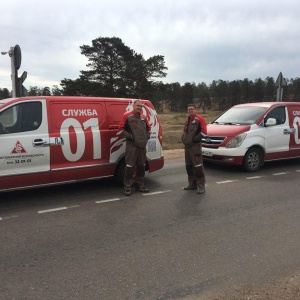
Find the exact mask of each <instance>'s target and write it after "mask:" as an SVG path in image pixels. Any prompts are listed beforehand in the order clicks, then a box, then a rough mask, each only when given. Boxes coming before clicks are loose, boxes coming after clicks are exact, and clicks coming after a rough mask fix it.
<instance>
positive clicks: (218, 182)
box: [216, 179, 237, 184]
mask: <svg viewBox="0 0 300 300" xmlns="http://www.w3.org/2000/svg"><path fill="white" fill-rule="evenodd" d="M234 181H237V180H236V179H235V180H224V181H217V182H216V183H217V184H223V183H230V182H234Z"/></svg>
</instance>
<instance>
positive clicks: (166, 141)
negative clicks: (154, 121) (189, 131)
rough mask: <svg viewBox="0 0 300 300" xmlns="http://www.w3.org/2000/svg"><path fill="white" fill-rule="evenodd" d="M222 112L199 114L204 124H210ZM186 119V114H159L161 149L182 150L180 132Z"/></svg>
mask: <svg viewBox="0 0 300 300" xmlns="http://www.w3.org/2000/svg"><path fill="white" fill-rule="evenodd" d="M221 113H222V112H220V111H208V112H207V113H205V114H201V113H198V114H200V115H201V116H202V117H204V119H205V121H206V123H207V124H208V123H210V122H212V121H213V120H214V119H215V118H216V117H217V116H219V115H220V114H221ZM187 117H188V114H187V113H182V112H180V113H159V114H158V118H159V121H160V123H161V125H162V130H163V149H164V150H172V149H183V144H182V142H181V136H182V130H183V125H184V122H185V121H186V119H187Z"/></svg>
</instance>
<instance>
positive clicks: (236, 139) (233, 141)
mask: <svg viewBox="0 0 300 300" xmlns="http://www.w3.org/2000/svg"><path fill="white" fill-rule="evenodd" d="M246 136H247V133H242V134H239V135H237V136H235V137H234V138H232V139H231V140H230V141H229V143H228V144H227V145H226V148H237V147H239V146H241V144H242V142H243V141H244V139H245V138H246Z"/></svg>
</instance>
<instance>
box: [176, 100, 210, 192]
mask: <svg viewBox="0 0 300 300" xmlns="http://www.w3.org/2000/svg"><path fill="white" fill-rule="evenodd" d="M188 114H189V117H188V118H187V120H186V122H185V125H184V128H183V135H182V142H183V144H184V154H185V166H186V172H187V175H188V182H189V184H188V186H187V187H185V188H184V190H196V189H197V193H198V194H203V193H205V174H204V168H203V159H202V146H201V139H202V137H203V136H204V135H206V134H207V128H206V122H205V119H204V118H203V117H201V116H200V115H198V114H197V113H196V107H195V105H194V104H189V105H188Z"/></svg>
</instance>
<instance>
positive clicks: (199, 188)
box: [197, 186, 205, 194]
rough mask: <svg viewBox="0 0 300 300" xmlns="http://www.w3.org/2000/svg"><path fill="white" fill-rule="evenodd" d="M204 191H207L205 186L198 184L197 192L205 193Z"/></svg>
mask: <svg viewBox="0 0 300 300" xmlns="http://www.w3.org/2000/svg"><path fill="white" fill-rule="evenodd" d="M204 193H205V188H203V187H200V186H198V188H197V194H204Z"/></svg>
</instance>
